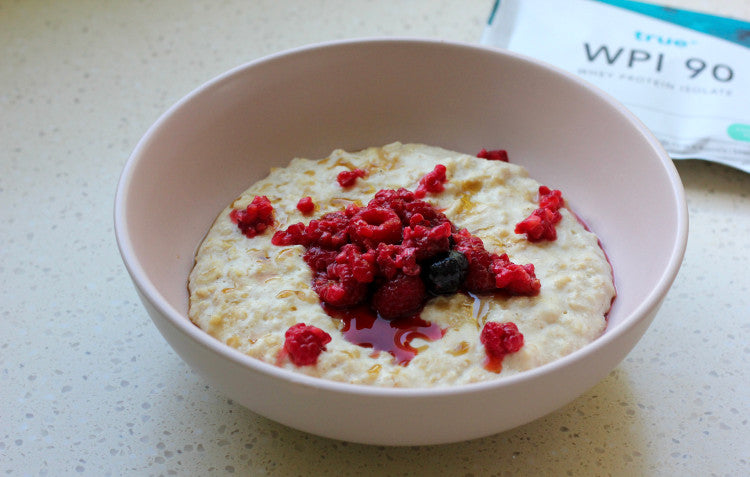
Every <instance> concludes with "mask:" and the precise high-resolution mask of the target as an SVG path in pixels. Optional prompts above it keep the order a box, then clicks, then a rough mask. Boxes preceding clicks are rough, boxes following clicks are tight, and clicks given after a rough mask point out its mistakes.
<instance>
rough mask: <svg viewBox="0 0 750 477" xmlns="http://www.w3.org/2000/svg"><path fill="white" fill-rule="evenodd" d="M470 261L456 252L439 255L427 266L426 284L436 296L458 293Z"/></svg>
mask: <svg viewBox="0 0 750 477" xmlns="http://www.w3.org/2000/svg"><path fill="white" fill-rule="evenodd" d="M468 269H469V261H468V260H467V259H466V256H465V255H464V254H463V253H461V252H457V251H455V250H451V251H450V252H448V253H447V254H444V255H439V256H438V257H437V258H436V259H434V260H433V261H431V262H430V263H429V264H427V265H426V266H425V272H426V273H425V282H426V283H427V287H428V289H429V290H430V291H431V292H432V293H435V294H436V295H446V294H450V293H456V292H457V291H458V289H459V288H461V285H462V284H463V282H464V279H465V278H466V273H467V271H468Z"/></svg>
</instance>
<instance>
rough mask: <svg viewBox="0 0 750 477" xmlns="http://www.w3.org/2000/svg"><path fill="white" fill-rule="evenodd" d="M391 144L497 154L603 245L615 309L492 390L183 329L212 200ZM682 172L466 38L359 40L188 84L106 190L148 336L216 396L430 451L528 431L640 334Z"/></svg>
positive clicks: (658, 293)
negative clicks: (399, 378) (393, 376)
mask: <svg viewBox="0 0 750 477" xmlns="http://www.w3.org/2000/svg"><path fill="white" fill-rule="evenodd" d="M393 141H402V142H421V143H427V144H432V145H438V146H442V147H446V148H448V149H454V150H458V151H464V152H468V153H472V152H476V151H477V150H479V149H480V148H482V147H487V148H505V149H507V150H508V151H509V152H510V155H511V158H512V161H513V162H516V163H519V164H522V165H524V166H526V167H527V168H528V169H529V171H530V173H531V175H532V176H533V177H535V178H537V179H538V180H539V181H540V182H542V183H547V184H553V185H554V186H555V187H556V188H559V189H561V190H563V191H564V193H565V196H566V198H567V199H568V202H569V203H570V204H571V205H572V208H573V209H574V210H575V211H576V212H578V214H579V215H580V216H581V217H582V218H583V220H584V221H585V222H586V223H588V225H589V226H590V227H591V228H592V229H593V230H594V231H595V232H596V233H597V234H598V235H599V236H600V238H601V242H602V243H603V246H604V248H605V250H606V252H607V253H608V255H609V257H610V260H611V262H612V264H613V267H614V271H615V281H616V285H617V288H618V292H619V295H618V298H617V299H616V301H615V303H614V306H613V308H612V310H611V312H610V314H609V325H608V328H607V330H606V332H605V333H604V335H603V336H602V337H601V338H599V339H598V340H596V341H595V342H593V343H592V344H590V345H588V346H586V347H585V348H583V349H581V350H579V351H577V352H575V353H573V354H571V355H569V356H567V357H565V358H563V359H560V360H558V361H556V362H553V363H551V364H548V365H545V366H542V367H540V368H537V369H534V370H531V371H527V372H525V373H521V374H519V375H516V376H512V377H509V378H506V379H500V380H497V381H494V382H485V383H480V384H473V385H465V386H456V387H448V388H440V389H382V388H374V387H366V386H359V385H348V384H342V383H337V382H330V381H325V380H320V379H314V378H309V377H306V376H302V375H298V374H295V373H292V372H289V371H286V370H283V369H280V368H278V367H275V366H273V365H270V364H266V363H263V362H260V361H258V360H255V359H253V358H250V357H248V356H245V355H243V354H241V353H239V352H237V351H236V350H234V349H232V348H230V347H229V346H226V345H224V344H222V343H220V342H218V341H216V340H215V339H213V338H211V337H210V336H208V335H207V334H205V333H204V332H203V331H201V330H200V329H198V328H197V327H195V326H194V325H193V324H191V322H190V321H189V320H188V318H187V303H188V300H187V291H186V290H187V288H186V281H187V276H188V273H189V271H190V269H191V267H192V265H193V256H194V253H195V250H196V247H197V246H198V244H199V243H200V241H201V239H202V238H203V235H204V234H205V233H206V231H207V229H208V227H209V226H210V225H211V223H212V221H213V220H214V218H215V217H216V215H217V214H218V213H219V211H221V210H222V208H223V207H224V206H226V205H227V204H228V203H230V202H231V201H232V200H233V199H234V198H235V197H236V196H237V195H238V194H239V193H240V192H242V191H243V190H244V189H245V188H247V187H248V186H249V185H250V184H251V183H253V182H254V181H256V180H258V179H260V178H262V177H263V176H264V175H265V174H266V173H267V172H268V170H269V167H271V166H281V165H284V164H286V163H287V162H288V161H289V160H290V159H291V158H293V157H295V156H302V157H324V156H325V155H326V154H328V153H329V152H330V151H331V150H333V149H335V148H344V149H349V150H356V149H360V148H363V147H366V146H372V145H383V144H387V143H390V142H393ZM687 220H688V219H687V210H686V204H685V199H684V192H683V188H682V185H681V182H680V179H679V177H678V175H677V173H676V171H675V168H674V166H673V164H672V162H671V161H670V159H669V157H668V156H667V154H666V153H665V152H664V150H663V149H662V148H661V146H660V145H659V143H658V142H657V141H656V139H654V137H653V136H652V135H651V134H650V133H649V131H648V130H647V129H646V128H645V127H644V126H643V125H642V124H641V123H640V122H639V121H638V120H636V118H635V117H633V115H632V114H630V113H629V112H628V111H627V110H626V109H625V108H624V107H623V106H621V105H620V104H618V103H617V102H616V101H614V100H613V99H612V98H610V97H609V96H607V95H605V94H603V93H602V92H601V91H599V90H597V89H595V88H594V87H592V86H591V85H589V84H587V83H585V82H584V81H582V80H580V79H578V78H576V77H573V76H571V75H568V74H566V73H563V72H561V71H560V70H557V69H555V68H552V67H550V66H547V65H544V64H540V63H539V62H536V61H533V60H531V59H528V58H525V57H521V56H519V55H516V54H512V53H508V52H504V51H498V50H495V49H489V48H484V47H479V46H475V45H466V44H453V43H446V42H434V41H421V40H403V39H374V40H358V41H344V42H335V43H328V44H322V45H316V46H311V47H305V48H299V49H296V50H292V51H289V52H285V53H281V54H276V55H272V56H270V57H267V58H263V59H260V60H258V61H254V62H252V63H249V64H246V65H243V66H241V67H239V68H236V69H234V70H232V71H229V72H228V73H226V74H223V75H221V76H219V77H218V78H216V79H214V80H212V81H210V82H208V83H207V84H205V85H203V86H201V87H200V88H198V89H197V90H195V91H194V92H193V93H191V94H190V95H188V96H187V97H186V98H184V99H183V100H181V101H180V102H179V103H177V104H176V105H175V106H174V107H172V108H171V109H170V110H169V111H167V112H166V113H165V114H164V115H163V116H162V117H161V118H160V119H159V120H158V121H157V122H156V124H154V126H153V127H151V128H150V129H149V130H148V131H147V133H146V135H145V136H144V137H143V139H142V140H141V141H140V143H139V144H138V146H137V148H136V149H135V151H134V152H133V155H132V157H130V159H129V160H128V162H127V164H126V166H125V169H124V171H123V173H122V177H121V179H120V182H119V186H118V189H117V196H116V200H115V231H116V235H117V241H118V244H119V247H120V252H121V254H122V258H123V260H124V262H125V265H126V267H127V269H128V272H129V273H130V275H131V277H132V280H133V282H134V284H135V287H136V289H137V291H138V294H139V295H140V297H141V299H142V301H143V303H144V305H145V307H146V309H147V310H148V313H149V314H150V315H151V318H152V319H153V321H154V323H155V324H156V326H157V327H158V329H159V331H160V332H161V333H162V334H163V335H164V337H165V338H166V340H167V341H168V342H169V344H170V345H171V346H172V347H173V348H174V349H175V350H176V351H177V353H178V354H179V355H180V356H181V357H182V358H183V359H184V360H185V361H186V362H187V363H188V364H189V365H190V366H191V367H193V368H194V369H195V370H196V371H198V372H199V373H200V374H201V375H202V376H203V377H205V379H206V380H207V381H208V382H210V383H211V384H212V385H214V386H216V388H218V389H220V390H221V391H222V392H224V393H226V395H227V396H229V397H231V398H232V399H234V400H235V401H236V402H239V403H241V404H243V405H244V406H247V407H248V408H249V409H251V410H253V411H255V412H257V413H259V414H261V415H263V416H266V417H268V418H270V419H273V420H275V421H278V422H280V423H283V424H286V425H288V426H291V427H294V428H297V429H301V430H304V431H307V432H311V433H314V434H318V435H322V436H328V437H332V438H337V439H343V440H347V441H354V442H361V443H371V444H385V445H405V444H410V445H413V444H435V443H445V442H453V441H459V440H464V439H471V438H476V437H481V436H486V435H489V434H493V433H497V432H500V431H504V430H507V429H510V428H513V427H515V426H519V425H521V424H524V423H527V422H530V421H532V420H534V419H537V418H539V417H541V416H543V415H545V414H547V413H549V412H551V411H554V410H555V409H557V408H559V407H561V406H563V405H565V404H566V403H568V402H570V401H571V400H573V399H574V398H576V397H577V396H578V395H580V394H581V393H583V392H584V391H586V390H587V389H589V388H590V387H591V386H593V385H594V384H596V383H597V382H598V381H599V380H601V379H602V378H603V377H605V376H606V375H607V374H608V373H609V372H610V371H611V370H612V369H613V368H614V367H615V366H617V365H618V363H619V362H620V361H621V360H622V359H623V358H624V357H625V355H626V354H627V353H628V352H629V351H630V350H631V349H632V348H633V346H634V345H635V344H636V342H637V341H638V340H639V339H640V337H641V336H642V335H643V333H644V332H645V331H646V329H647V328H648V326H649V324H650V323H651V321H652V319H653V318H654V315H655V314H656V312H657V310H658V309H659V305H660V304H661V303H662V300H663V299H664V297H665V295H666V293H667V291H668V290H669V287H670V286H671V284H672V281H673V280H674V278H675V276H676V274H677V271H678V269H679V266H680V263H681V260H682V257H683V253H684V250H685V245H686V241H687Z"/></svg>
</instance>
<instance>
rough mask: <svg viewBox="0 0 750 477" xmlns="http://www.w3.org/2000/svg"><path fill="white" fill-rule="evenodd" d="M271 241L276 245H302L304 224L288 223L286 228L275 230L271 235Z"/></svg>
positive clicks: (303, 241)
mask: <svg viewBox="0 0 750 477" xmlns="http://www.w3.org/2000/svg"><path fill="white" fill-rule="evenodd" d="M271 243H272V244H274V245H278V246H284V245H304V243H305V224H303V223H302V222H300V223H298V224H293V225H290V226H289V227H288V228H287V229H286V230H277V231H276V232H275V233H274V234H273V237H271Z"/></svg>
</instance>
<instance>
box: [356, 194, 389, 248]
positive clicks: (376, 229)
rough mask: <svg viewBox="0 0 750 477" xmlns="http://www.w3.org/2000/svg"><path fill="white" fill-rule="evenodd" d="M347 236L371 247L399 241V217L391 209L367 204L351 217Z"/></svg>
mask: <svg viewBox="0 0 750 477" xmlns="http://www.w3.org/2000/svg"><path fill="white" fill-rule="evenodd" d="M349 236H350V237H351V239H352V241H354V242H356V243H359V244H361V245H363V246H366V247H367V248H371V249H372V248H375V247H377V246H378V244H379V243H396V242H399V241H401V219H400V218H399V216H398V215H397V214H396V212H394V211H393V210H390V209H386V208H381V207H372V206H370V205H368V206H367V207H366V208H364V209H361V210H360V211H359V212H357V214H356V215H355V216H354V217H352V219H351V222H350V225H349Z"/></svg>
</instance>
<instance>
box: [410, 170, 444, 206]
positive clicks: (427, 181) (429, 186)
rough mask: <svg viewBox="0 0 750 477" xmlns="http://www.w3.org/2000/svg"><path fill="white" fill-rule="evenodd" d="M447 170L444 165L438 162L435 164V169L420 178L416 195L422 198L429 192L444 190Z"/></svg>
mask: <svg viewBox="0 0 750 477" xmlns="http://www.w3.org/2000/svg"><path fill="white" fill-rule="evenodd" d="M445 170H446V169H445V166H444V165H442V164H438V165H437V166H435V169H433V170H432V171H431V172H428V173H427V174H425V175H424V176H423V177H422V178H421V179H419V185H418V186H417V189H416V190H415V191H414V197H416V198H418V199H421V198H422V197H424V196H425V195H427V193H428V192H435V193H437V192H442V191H443V189H444V187H443V183H445V181H446V177H445Z"/></svg>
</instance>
